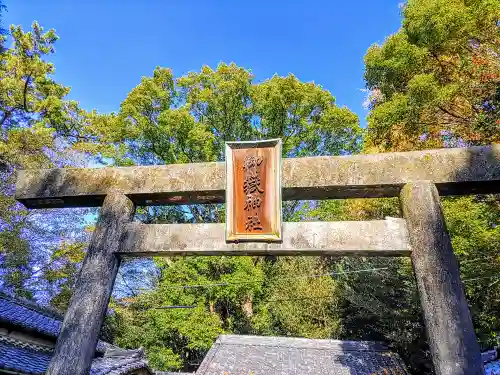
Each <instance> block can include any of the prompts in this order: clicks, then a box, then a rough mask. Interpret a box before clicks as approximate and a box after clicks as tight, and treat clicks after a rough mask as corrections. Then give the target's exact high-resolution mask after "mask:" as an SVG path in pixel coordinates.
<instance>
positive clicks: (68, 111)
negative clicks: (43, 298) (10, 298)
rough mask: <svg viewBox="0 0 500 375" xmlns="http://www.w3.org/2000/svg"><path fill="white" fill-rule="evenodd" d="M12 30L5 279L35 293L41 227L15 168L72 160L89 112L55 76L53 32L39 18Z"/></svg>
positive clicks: (0, 59) (4, 81) (4, 92)
mask: <svg viewBox="0 0 500 375" xmlns="http://www.w3.org/2000/svg"><path fill="white" fill-rule="evenodd" d="M10 34H11V37H12V41H13V42H12V46H11V47H10V48H8V49H4V50H3V51H2V52H1V53H0V77H2V78H1V79H0V131H1V137H0V175H1V182H0V206H1V207H2V210H1V212H0V222H1V224H2V225H1V228H2V229H1V231H0V269H1V270H2V272H1V275H2V280H1V283H2V286H3V287H4V288H5V289H7V290H10V291H12V292H14V293H17V294H20V295H23V296H24V297H31V296H32V294H31V290H28V289H29V288H27V285H26V282H27V280H28V279H29V278H30V277H31V276H32V273H33V269H32V267H33V266H34V262H35V261H36V260H37V259H35V258H36V255H34V252H33V242H32V241H31V240H32V237H31V236H32V235H34V234H36V233H35V232H36V230H37V228H36V224H34V223H33V222H32V221H31V220H30V215H28V212H27V211H26V210H24V209H23V208H22V207H20V205H18V204H17V203H16V201H15V200H14V199H13V196H12V195H13V183H14V179H15V173H14V172H15V170H16V169H22V168H48V167H52V166H54V165H55V163H57V164H59V165H61V164H63V163H64V160H68V163H70V162H71V157H72V156H71V152H72V147H71V146H72V145H71V142H72V140H73V139H74V137H75V136H76V135H77V133H78V132H79V130H80V127H81V126H80V122H79V121H80V119H81V118H82V117H83V116H84V115H85V114H84V112H83V111H81V110H80V109H79V108H78V105H77V103H76V102H73V101H68V100H66V99H65V96H66V95H67V94H68V93H69V88H67V87H65V86H63V85H61V84H58V83H57V82H55V81H54V80H53V78H52V75H53V73H54V66H53V65H52V64H50V63H49V62H47V61H46V57H47V56H48V55H49V54H50V53H52V52H53V50H54V47H53V45H54V42H55V41H56V40H57V36H56V35H55V33H54V31H53V30H49V31H47V32H44V30H43V29H42V28H41V27H40V26H39V25H38V23H36V22H35V23H33V26H32V30H31V31H28V32H24V31H23V30H22V29H21V27H19V26H11V28H10ZM0 38H3V36H0ZM2 40H5V39H2ZM31 216H32V215H31Z"/></svg>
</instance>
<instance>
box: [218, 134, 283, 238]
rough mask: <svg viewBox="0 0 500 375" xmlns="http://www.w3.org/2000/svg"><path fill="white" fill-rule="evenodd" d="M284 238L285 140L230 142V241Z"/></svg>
mask: <svg viewBox="0 0 500 375" xmlns="http://www.w3.org/2000/svg"><path fill="white" fill-rule="evenodd" d="M238 241H242V242H243V241H246V242H251V241H256V242H280V241H281V139H272V140H267V141H255V142H254V141H252V142H226V242H238Z"/></svg>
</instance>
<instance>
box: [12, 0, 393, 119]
mask: <svg viewBox="0 0 500 375" xmlns="http://www.w3.org/2000/svg"><path fill="white" fill-rule="evenodd" d="M400 1H401V0H398V1H392V0H377V1H373V0H360V1H347V2H346V1H331V0H330V1H326V0H325V1H316V0H309V1H271V0H267V1H260V0H259V1H257V0H254V1H251V2H237V1H223V0H219V1H215V0H212V1H201V0H192V1H188V0H184V1H166V0H164V1H160V0H157V1H132V0H124V1H118V0H114V1H111V0H107V1H99V0H93V1H88V0H87V1H85V0H80V1H76V0H71V1H70V0H66V1H62V0H47V1H39V0H24V1H19V0H5V1H4V3H5V5H6V6H7V8H8V12H7V13H5V15H4V24H5V25H9V24H12V23H14V24H21V25H22V26H23V27H24V28H25V29H27V28H28V27H29V26H30V24H31V22H32V21H33V20H37V21H39V23H40V24H41V25H42V26H43V27H45V28H47V29H48V28H55V29H56V32H57V34H58V35H59V37H60V40H59V41H58V42H57V44H56V50H57V51H56V54H55V55H54V56H53V57H52V58H51V60H52V61H53V62H54V63H55V67H56V78H57V80H58V81H59V82H61V83H63V84H65V85H68V86H71V87H72V92H71V95H70V97H71V98H72V99H75V100H78V101H79V102H80V103H81V105H82V106H83V107H84V108H86V109H89V110H90V109H94V108H95V109H97V110H98V111H100V112H110V111H113V110H117V109H118V108H119V105H120V103H121V101H122V100H123V99H124V98H125V97H126V95H127V93H128V92H129V91H130V90H131V89H132V88H133V87H135V86H136V85H137V84H138V83H139V81H140V78H141V77H142V76H145V75H151V74H152V71H153V69H154V67H155V66H158V65H160V66H165V67H169V68H172V69H173V71H174V74H175V75H176V76H181V75H184V74H186V73H187V72H189V71H197V70H199V69H200V68H201V66H202V65H209V66H211V67H214V68H215V67H216V66H217V64H218V63H219V62H220V61H224V62H227V63H229V62H235V63H236V64H238V65H240V66H243V67H245V68H248V69H251V70H252V72H253V74H254V75H255V79H256V81H262V80H264V79H266V78H269V77H271V76H272V75H273V74H275V73H277V74H279V75H287V74H288V73H293V74H295V75H296V76H297V77H298V78H299V79H301V80H303V81H314V82H316V83H318V84H320V85H322V86H323V87H325V88H326V89H328V90H329V91H330V92H331V93H332V94H333V95H334V96H335V97H336V98H337V103H338V104H339V105H347V106H348V107H349V108H350V109H351V110H353V111H355V112H356V113H358V115H359V116H360V118H361V121H362V123H364V118H365V116H366V111H365V110H364V109H363V108H362V102H363V98H364V93H363V92H361V91H360V89H362V88H363V87H364V82H363V56H364V54H365V52H366V50H367V48H368V47H369V46H370V45H371V44H372V43H375V42H382V41H383V40H384V38H385V37H387V36H388V35H389V34H391V33H393V32H395V31H397V29H398V28H399V26H400V22H401V18H400V11H399V8H398V3H399V2H400Z"/></svg>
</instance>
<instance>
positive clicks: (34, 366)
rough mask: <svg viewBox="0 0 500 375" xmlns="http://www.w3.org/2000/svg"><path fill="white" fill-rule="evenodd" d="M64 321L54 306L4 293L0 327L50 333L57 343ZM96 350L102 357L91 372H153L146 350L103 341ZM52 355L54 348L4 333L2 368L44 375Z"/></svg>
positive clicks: (0, 353)
mask: <svg viewBox="0 0 500 375" xmlns="http://www.w3.org/2000/svg"><path fill="white" fill-rule="evenodd" d="M61 322H62V317H61V316H60V315H59V314H57V313H56V312H54V311H52V310H50V309H45V308H41V307H38V306H36V305H34V304H33V303H32V302H29V301H25V300H20V299H15V298H12V297H9V296H7V295H5V294H3V293H0V327H1V326H2V323H4V324H5V323H7V324H9V325H10V326H15V327H20V328H21V329H25V330H29V331H34V332H38V333H40V334H42V335H45V336H49V337H51V338H52V339H53V341H54V342H55V339H56V338H57V335H58V334H59V331H60V329H61ZM96 352H97V353H96V354H98V355H100V357H98V358H95V359H94V360H93V361H92V368H91V372H90V375H120V374H126V373H128V372H129V371H133V370H137V369H139V368H146V369H148V371H150V372H151V373H152V371H151V370H150V369H149V367H148V364H147V362H146V359H145V357H144V353H143V352H142V350H123V349H120V348H118V347H116V346H114V345H111V344H108V343H106V342H103V341H99V342H98V343H97V349H96ZM103 354H104V355H103ZM51 356H52V349H51V348H47V347H44V346H40V345H36V344H31V343H26V342H24V341H20V340H18V339H15V338H13V337H10V336H1V335H0V369H4V370H10V371H18V372H22V373H25V374H34V375H36V374H44V373H45V372H46V370H47V367H48V365H49V362H50V358H51Z"/></svg>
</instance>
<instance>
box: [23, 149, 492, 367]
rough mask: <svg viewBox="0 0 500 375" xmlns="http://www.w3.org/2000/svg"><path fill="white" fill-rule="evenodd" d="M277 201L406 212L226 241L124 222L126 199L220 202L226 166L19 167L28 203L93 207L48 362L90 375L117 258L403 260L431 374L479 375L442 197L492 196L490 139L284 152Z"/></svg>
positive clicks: (128, 211)
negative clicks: (369, 204)
mask: <svg viewBox="0 0 500 375" xmlns="http://www.w3.org/2000/svg"><path fill="white" fill-rule="evenodd" d="M282 180H283V181H282V197H283V199H284V200H298V199H306V200H310V199H331V198H375V197H399V198H400V202H401V207H402V211H403V216H404V219H388V220H380V221H350V222H302V223H284V224H283V238H282V242H281V243H235V244H228V243H226V241H225V238H224V225H223V224H161V225H147V224H138V223H133V222H132V217H133V215H134V207H135V206H136V205H159V204H195V203H197V204H199V203H222V202H224V190H225V165H224V163H199V164H182V165H166V166H149V167H123V168H101V169H86V168H68V169H49V170H24V171H20V172H19V175H18V180H17V186H16V199H17V200H19V201H20V202H22V203H23V204H24V205H25V206H26V207H27V208H50V207H53V208H57V207H90V206H102V208H101V211H100V216H99V220H98V222H97V226H96V229H95V232H94V234H93V236H92V239H91V242H90V246H89V249H88V252H87V255H86V257H85V260H84V262H83V265H82V270H81V273H80V275H79V278H78V281H77V284H76V287H75V290H74V293H73V297H72V298H71V301H70V306H69V308H68V311H67V313H66V315H65V318H64V322H63V324H62V327H61V332H60V335H59V338H58V340H57V345H56V348H55V351H54V355H53V357H52V361H51V363H50V366H49V369H48V372H47V373H48V374H50V375H63V374H64V375H88V374H89V370H90V364H91V360H92V357H93V355H94V352H95V347H96V345H97V340H98V335H99V331H100V328H101V325H102V322H103V319H104V316H105V313H106V309H107V305H108V302H109V298H110V295H111V291H112V289H113V284H114V281H115V277H116V273H117V270H118V267H119V264H120V257H121V256H123V255H126V256H153V255H154V256H173V255H261V254H275V255H299V254H300V255H336V256H339V255H353V256H359V255H362V256H410V257H411V259H412V262H413V267H414V272H415V277H416V280H417V286H418V290H419V294H420V300H421V305H422V310H423V315H424V321H425V325H426V331H427V337H428V341H429V344H430V348H431V353H432V358H433V363H434V368H435V371H436V374H437V375H482V371H483V370H482V362H481V355H480V350H479V345H478V343H477V340H476V336H475V333H474V330H473V326H472V320H471V316H470V312H469V308H468V305H467V301H466V298H465V294H464V291H463V287H462V283H461V280H460V276H459V268H458V263H457V260H456V258H455V256H454V254H453V249H452V246H451V242H450V237H449V235H448V232H447V230H446V225H445V222H444V219H443V214H442V211H441V205H440V199H439V196H440V195H443V196H444V195H460V194H474V193H499V192H500V145H493V146H486V147H471V148H462V149H439V150H427V151H415V152H404V153H384V154H376V155H356V156H340V157H307V158H297V159H285V160H284V161H283V173H282Z"/></svg>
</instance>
